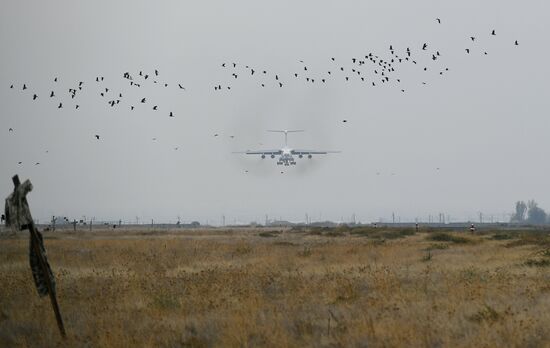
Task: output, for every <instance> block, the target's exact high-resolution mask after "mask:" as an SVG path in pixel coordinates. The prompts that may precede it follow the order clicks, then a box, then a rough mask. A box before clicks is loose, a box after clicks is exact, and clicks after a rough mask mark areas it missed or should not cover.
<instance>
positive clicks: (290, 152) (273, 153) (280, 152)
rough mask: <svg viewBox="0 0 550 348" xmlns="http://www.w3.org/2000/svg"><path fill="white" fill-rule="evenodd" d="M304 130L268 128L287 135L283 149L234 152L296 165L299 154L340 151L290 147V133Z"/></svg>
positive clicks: (278, 163)
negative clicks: (267, 157)
mask: <svg viewBox="0 0 550 348" xmlns="http://www.w3.org/2000/svg"><path fill="white" fill-rule="evenodd" d="M303 131H304V130H268V132H272V133H284V135H285V146H284V147H283V148H282V149H274V150H255V151H250V150H248V151H243V152H234V153H242V154H246V155H260V157H261V158H262V159H264V158H266V156H269V157H271V158H275V157H278V158H277V165H285V166H290V165H296V160H295V157H294V156H297V157H298V158H303V157H304V156H307V158H312V157H313V155H326V154H329V153H339V152H340V151H319V150H301V149H292V148H290V147H288V133H298V132H303Z"/></svg>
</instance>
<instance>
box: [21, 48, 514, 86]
mask: <svg viewBox="0 0 550 348" xmlns="http://www.w3.org/2000/svg"><path fill="white" fill-rule="evenodd" d="M516 42H517V41H516ZM26 89H27V85H26V84H23V90H26Z"/></svg>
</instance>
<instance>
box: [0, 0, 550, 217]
mask: <svg viewBox="0 0 550 348" xmlns="http://www.w3.org/2000/svg"><path fill="white" fill-rule="evenodd" d="M548 13H550V4H549V3H548V2H547V1H542V0H540V1H502V0H501V1H496V0H494V1H474V0H467V1H440V0H432V1H406V0H401V1H331V2H328V1H327V2H320V1H252V0H251V1H194V2H190V1H155V2H152V1H134V0H132V1H93V2H84V1H48V2H44V1H35V0H33V1H12V0H10V1H4V2H3V6H2V11H1V12H0V47H1V52H2V54H1V56H0V57H1V58H0V59H1V64H0V81H1V86H0V105H1V106H0V108H1V109H0V128H1V129H0V148H1V151H0V193H1V195H2V197H5V196H7V195H8V194H9V192H10V191H11V190H12V183H11V180H10V178H11V176H12V175H13V174H15V173H18V174H19V175H20V176H21V178H22V179H26V178H30V179H31V181H32V182H33V184H34V186H35V189H34V191H33V192H32V193H31V194H30V197H29V199H30V202H31V208H32V210H33V213H34V215H35V217H36V218H40V219H42V220H44V219H46V218H47V217H48V216H51V215H52V214H56V215H65V216H70V217H76V218H78V217H81V216H82V215H87V216H96V217H98V218H102V219H118V218H119V217H120V218H123V219H135V216H140V217H141V218H142V219H150V218H152V217H153V218H155V219H156V220H165V221H175V220H176V217H177V216H178V215H179V216H181V217H182V219H183V220H184V221H189V220H192V219H199V220H201V221H203V222H204V221H206V220H207V219H209V220H210V222H219V221H220V217H221V215H222V214H225V215H226V216H227V219H228V221H233V219H234V218H236V219H238V220H240V221H243V222H248V221H251V220H254V219H258V220H260V221H261V220H263V216H264V214H266V213H267V214H269V215H270V216H273V217H278V216H281V217H283V218H286V219H290V220H303V217H304V214H305V213H309V214H310V216H311V217H312V218H313V219H318V218H319V216H321V217H322V218H323V219H334V220H339V219H340V217H344V219H349V216H350V215H351V214H352V213H355V214H356V215H357V217H358V219H360V220H361V221H374V220H378V218H379V217H383V218H386V219H388V218H390V216H391V213H392V212H395V213H396V214H397V215H399V216H401V217H402V219H411V220H412V219H414V218H415V217H417V216H418V217H420V218H424V219H425V218H426V217H427V216H428V215H429V214H432V215H435V214H437V213H439V212H444V213H446V214H449V215H450V216H451V218H453V219H455V220H456V219H467V218H475V216H477V213H478V212H479V211H482V212H484V213H485V214H495V218H497V217H498V218H501V219H502V214H503V213H506V212H509V211H511V210H513V206H514V202H515V201H516V200H518V199H531V198H534V199H535V200H537V201H538V202H539V204H540V205H541V206H542V207H543V208H550V185H548V183H549V182H548V180H549V179H548V177H549V176H548V173H550V162H549V161H548V160H547V158H548V152H549V149H550V137H548V136H547V134H548V131H549V129H550V120H549V117H548V116H549V114H548V110H549V106H550V101H549V98H548V81H549V80H548V78H549V77H550V69H549V64H548V62H547V60H548V54H549V53H550V52H549V48H548V43H549V39H548V33H549V32H550V24H549V21H548V18H547V14H548ZM435 18H441V20H442V23H441V24H438V23H437V22H436V21H435ZM493 29H495V30H496V33H497V35H496V36H495V37H491V35H490V32H491V30H493ZM470 36H475V37H476V38H477V39H476V41H475V43H472V42H471V41H470V39H469V37H470ZM515 40H518V41H519V44H520V45H519V46H517V47H516V46H514V41H515ZM424 42H427V43H428V44H429V51H430V52H432V51H435V50H438V51H440V52H441V58H440V59H439V60H438V61H437V62H436V63H435V64H433V63H432V62H431V61H430V59H429V56H428V55H425V54H424V55H421V54H420V53H419V51H420V48H421V46H422V44H423V43H424ZM389 45H392V46H393V47H394V49H396V51H398V52H399V53H400V54H402V55H404V51H405V49H406V47H411V49H412V50H413V51H414V53H415V54H416V55H417V57H418V60H419V65H426V66H434V67H435V66H438V67H440V68H443V67H448V68H449V71H448V72H446V73H445V74H444V75H443V76H440V75H439V74H437V71H439V70H434V71H432V70H431V69H430V71H428V72H426V73H425V72H423V71H421V69H419V68H418V67H417V68H415V67H412V66H411V65H410V64H409V65H408V67H407V68H405V67H403V68H399V69H398V70H399V71H397V72H395V73H394V75H393V77H395V78H399V77H401V79H402V80H403V88H404V89H406V92H405V93H402V92H401V91H400V88H398V87H385V88H369V86H368V85H367V84H361V83H359V82H357V81H351V82H348V83H346V82H345V81H343V80H342V79H340V80H339V81H336V80H334V81H330V83H327V84H326V85H324V86H321V85H320V84H319V83H318V82H319V81H316V84H306V83H304V82H303V81H302V82H300V81H298V80H293V79H292V77H293V76H292V75H293V73H294V72H295V71H297V72H301V71H299V69H301V65H300V63H299V60H303V61H304V62H305V63H306V64H307V65H308V67H309V72H310V73H311V76H314V75H315V76H319V78H320V76H321V75H323V74H325V72H326V71H327V70H329V69H334V66H333V65H332V63H331V61H330V57H335V58H336V59H337V62H342V63H341V64H342V65H343V66H344V64H345V66H346V67H351V62H350V60H351V58H352V57H361V56H364V55H365V54H367V53H369V52H373V53H374V54H379V55H380V56H381V57H389V52H388V47H389ZM467 47H470V48H471V49H472V51H471V54H469V55H468V54H466V53H465V48H467ZM484 51H487V52H488V55H486V56H485V55H484V54H483V52H484ZM420 57H422V58H420ZM223 62H228V63H229V62H237V63H238V64H239V66H240V65H241V64H242V65H245V64H248V65H250V66H253V67H256V68H257V69H258V70H263V69H266V70H268V71H269V72H270V73H271V72H273V73H278V74H280V76H281V78H282V79H283V81H284V83H285V85H284V88H278V87H275V85H274V83H273V81H271V82H270V83H271V85H269V86H266V88H261V87H260V86H259V84H258V80H254V79H253V78H252V77H250V76H245V75H247V74H246V73H244V70H243V73H242V74H241V76H239V79H237V80H234V79H233V78H232V77H231V72H229V71H228V70H224V69H223V68H222V67H221V64H222V63H223ZM428 64H432V65H428ZM154 69H159V71H160V75H161V76H159V81H162V82H164V81H167V82H168V83H169V84H170V85H169V86H170V87H169V88H166V89H163V88H161V87H160V86H158V85H152V84H148V85H147V86H143V87H142V88H140V89H139V90H138V89H136V88H132V87H130V86H128V83H127V81H126V80H124V79H122V74H123V73H124V72H126V71H128V72H130V73H132V74H133V75H137V72H138V71H139V70H143V71H145V72H148V73H149V74H152V73H153V71H154ZM96 76H104V77H105V81H104V83H103V84H101V86H103V87H105V86H106V87H109V88H110V89H111V90H112V91H116V92H117V93H118V92H122V93H123V95H124V98H123V101H122V102H121V103H122V104H124V105H122V106H120V107H117V108H111V107H110V106H108V105H107V103H106V99H105V98H103V99H102V98H101V97H99V89H100V87H99V86H100V84H97V83H96V82H95V77H96ZM54 77H58V78H59V81H58V82H57V83H54V82H53V78H54ZM78 81H84V88H83V91H82V93H81V94H79V95H78V96H77V98H76V99H78V104H80V109H79V110H75V109H74V104H75V102H74V101H71V99H70V97H69V96H68V93H67V89H68V88H73V87H75V86H77V85H78ZM178 82H179V83H182V85H184V86H185V87H186V91H182V90H179V89H178V88H175V86H176V85H175V84H177V83H178ZM421 82H426V83H427V84H426V85H422V84H421ZM23 83H26V84H27V86H28V87H29V89H28V90H26V91H22V90H21V86H22V84H23ZM218 83H220V84H223V85H224V86H226V85H228V84H230V85H231V86H232V89H231V90H230V91H226V90H224V91H223V92H221V93H220V92H219V91H214V89H213V86H214V85H217V84H218ZM11 84H14V85H15V86H14V87H15V88H14V89H10V88H9V86H10V85H11ZM51 90H55V91H56V95H57V96H56V98H49V93H50V91H51ZM33 93H37V94H38V95H39V98H38V100H36V101H34V102H33V101H32V95H33ZM141 97H147V98H148V100H149V101H150V103H148V104H147V105H148V107H141V106H140V105H136V106H139V107H136V110H135V111H134V112H131V111H130V109H129V104H128V103H132V104H135V103H137V102H136V101H137V100H138V99H139V98H141ZM130 100H133V101H134V102H130ZM60 101H62V102H64V103H65V107H64V108H63V109H57V105H58V103H59V102H60ZM153 104H158V105H159V109H160V110H159V111H158V112H154V111H152V110H151V109H150V107H151V106H152V105H153ZM169 111H173V112H174V114H175V115H176V117H175V118H169V117H168V116H167V113H168V112H169ZM342 119H347V120H348V122H347V123H342ZM9 127H12V128H14V132H12V133H9V132H8V128H9ZM285 128H286V129H292V128H300V129H306V130H307V132H306V133H303V134H297V135H293V136H290V138H289V141H290V145H294V146H295V147H301V148H304V147H305V148H320V149H330V150H341V151H342V153H340V154H335V155H329V156H326V157H323V158H319V157H317V158H314V159H313V160H312V161H303V162H301V163H298V165H297V166H296V167H293V168H284V169H283V170H284V171H285V173H284V174H280V171H281V167H278V166H276V164H275V162H274V161H272V160H264V161H262V160H260V159H259V158H251V157H247V158H245V157H244V156H240V155H235V154H231V152H232V151H239V150H246V149H253V148H276V147H278V146H280V145H282V142H283V138H282V137H281V136H280V135H278V134H270V133H266V132H265V130H266V129H285ZM215 133H219V134H220V136H219V137H214V136H213V135H214V134H215ZM95 134H100V135H101V140H100V141H97V140H96V139H95V138H94V135H95ZM230 135H234V136H235V138H234V139H232V138H230V137H229V136H230ZM154 137H155V138H157V140H156V141H153V140H152V138H154ZM260 143H262V144H263V145H260ZM174 147H179V149H178V150H177V151H176V150H174ZM46 151H48V153H46ZM19 161H22V162H23V163H22V164H21V165H18V162H19ZM36 162H40V165H38V166H35V165H34V163H36ZM436 168H440V170H436ZM245 170H248V171H249V172H248V173H245ZM377 173H379V175H377ZM392 174H394V175H392ZM498 214H500V215H498Z"/></svg>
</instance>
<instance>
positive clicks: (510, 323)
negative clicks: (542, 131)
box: [0, 228, 550, 347]
mask: <svg viewBox="0 0 550 348" xmlns="http://www.w3.org/2000/svg"><path fill="white" fill-rule="evenodd" d="M45 238H46V239H45V245H46V249H47V251H48V255H49V260H50V264H51V265H52V268H53V270H54V273H55V275H56V278H57V288H58V291H57V293H58V299H59V303H60V306H61V310H62V313H63V316H64V320H65V326H66V330H67V335H68V337H67V339H66V341H65V342H63V341H62V339H61V338H60V335H59V332H58V330H57V327H56V323H55V318H54V315H53V312H52V309H51V306H50V303H49V299H48V298H47V297H46V298H39V297H38V295H37V293H36V289H35V288H34V284H33V282H32V276H31V272H30V269H29V263H28V256H27V249H28V234H27V233H26V232H21V233H20V234H18V235H17V236H7V235H5V234H4V235H3V236H2V237H0V279H1V286H0V347H52V346H55V347H57V346H66V347H141V346H144V347H212V346H216V347H257V346H266V347H302V346H315V347H324V346H326V347H366V346H374V347H379V346H383V347H394V346H407V347H411V346H414V347H425V346H427V347H441V346H453V347H455V346H458V347H472V346H475V347H502V346H521V347H537V346H550V327H549V325H548V324H549V323H550V251H549V250H550V249H548V248H550V239H549V238H548V237H547V234H546V233H544V232H526V231H524V232H522V231H515V232H486V233H483V234H481V235H476V236H472V235H470V234H469V233H458V232H441V231H439V232H438V231H431V232H427V231H421V232H419V233H413V231H412V230H410V231H409V230H384V229H380V228H379V229H376V230H375V229H372V228H355V229H348V228H338V229H315V230H309V229H286V230H280V231H277V230H274V231H267V230H252V229H250V230H244V229H243V230H237V229H233V230H221V229H219V230H210V231H207V230H186V231H178V230H168V231H154V230H150V231H130V230H124V229H121V230H116V231H103V232H101V231H100V232H94V233H89V232H77V233H72V232H55V233H52V232H46V233H45Z"/></svg>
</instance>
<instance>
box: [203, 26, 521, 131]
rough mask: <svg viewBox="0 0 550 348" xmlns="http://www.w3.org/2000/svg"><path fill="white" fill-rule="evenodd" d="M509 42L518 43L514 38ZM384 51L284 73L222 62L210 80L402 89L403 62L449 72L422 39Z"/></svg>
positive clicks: (229, 83) (221, 86)
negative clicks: (220, 72) (220, 74)
mask: <svg viewBox="0 0 550 348" xmlns="http://www.w3.org/2000/svg"><path fill="white" fill-rule="evenodd" d="M436 21H437V23H439V24H441V19H439V18H436ZM487 34H488V36H496V35H497V34H496V30H495V29H493V30H490V31H488V33H487ZM468 41H470V44H475V42H476V37H475V36H470V37H469V39H468ZM513 44H514V45H515V46H519V42H518V41H517V40H515V41H514V42H513ZM473 49H474V48H473V46H471V47H466V48H465V52H466V54H470V52H471V51H472V50H473ZM481 51H482V52H483V54H484V55H487V54H488V53H487V51H483V50H481ZM384 53H385V54H375V53H372V52H369V53H367V54H365V55H362V56H357V57H348V58H347V59H344V60H340V59H337V58H335V57H330V58H327V61H328V63H329V65H328V66H326V69H323V71H321V72H319V71H313V69H312V68H311V66H308V65H307V64H306V63H304V61H303V60H299V63H300V64H299V66H297V67H296V70H295V71H293V72H290V73H287V74H281V73H275V72H270V71H268V70H267V69H263V68H258V67H254V66H251V65H245V64H240V63H236V62H231V63H227V62H224V63H222V64H221V67H222V68H223V69H226V70H227V71H228V72H229V73H230V74H231V75H229V76H228V78H227V79H226V80H225V83H222V82H218V83H216V84H214V86H213V88H214V90H215V91H219V92H221V91H224V90H226V91H229V90H231V88H232V87H233V84H234V83H235V82H236V81H237V80H239V79H253V81H254V83H255V84H256V85H257V86H259V87H261V88H265V87H275V88H277V87H278V88H283V87H284V86H286V85H287V84H288V83H289V82H290V81H291V80H293V79H294V80H297V81H301V82H302V83H305V84H310V85H315V84H316V85H326V84H329V83H335V82H342V83H350V82H353V81H357V82H360V83H363V84H364V85H366V86H369V87H380V86H394V87H397V88H398V89H399V90H400V91H401V92H402V93H405V87H404V85H403V84H402V78H401V77H400V76H398V71H399V68H400V67H401V66H403V65H405V64H408V65H411V66H414V67H417V68H418V69H419V70H420V71H421V72H424V73H426V72H431V71H435V72H436V74H437V75H440V76H442V75H444V74H446V73H447V72H449V68H448V67H446V66H444V65H442V64H441V63H440V60H441V59H442V57H443V55H442V53H441V52H440V51H439V50H438V49H435V48H432V47H431V45H429V44H428V43H423V44H422V45H420V46H419V47H416V48H411V47H406V48H403V49H400V50H399V49H398V48H396V47H394V46H393V45H389V47H388V51H387V52H384ZM388 53H389V54H388ZM417 76H420V77H421V80H420V82H419V84H421V85H426V84H427V82H426V80H425V78H424V75H417ZM343 122H347V120H343Z"/></svg>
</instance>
